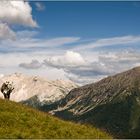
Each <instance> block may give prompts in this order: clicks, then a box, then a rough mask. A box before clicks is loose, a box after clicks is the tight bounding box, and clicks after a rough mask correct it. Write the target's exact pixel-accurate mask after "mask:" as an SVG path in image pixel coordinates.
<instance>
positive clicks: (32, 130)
mask: <svg viewBox="0 0 140 140" xmlns="http://www.w3.org/2000/svg"><path fill="white" fill-rule="evenodd" d="M0 138H3V139H5V138H8V139H10V138H19V139H20V138H107V139H108V138H112V137H111V136H110V135H108V134H107V133H105V132H103V131H101V130H99V129H96V128H93V127H90V126H85V125H80V124H74V123H72V122H68V121H63V120H60V119H58V118H55V117H53V116H51V115H49V114H47V113H43V112H40V111H37V110H35V109H32V108H29V107H27V106H24V105H21V104H18V103H15V102H11V101H8V100H2V99H0Z"/></svg>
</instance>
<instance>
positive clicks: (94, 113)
mask: <svg viewBox="0 0 140 140" xmlns="http://www.w3.org/2000/svg"><path fill="white" fill-rule="evenodd" d="M43 109H46V110H45V111H49V112H50V113H51V114H53V115H55V116H58V117H60V118H63V119H65V120H73V121H75V122H80V123H86V124H90V125H93V126H96V127H98V128H101V129H104V130H106V131H107V132H109V133H110V134H112V135H113V136H115V137H116V138H140V133H139V131H140V67H136V68H133V69H131V70H128V71H125V72H122V73H119V74H116V75H114V76H109V77H107V78H104V79H102V80H100V81H98V82H96V83H92V84H88V85H85V86H82V87H78V88H75V89H72V90H71V91H70V92H69V94H67V95H66V96H65V98H63V99H61V100H60V101H58V102H55V103H54V104H52V105H51V106H49V107H48V106H44V108H42V110H43Z"/></svg>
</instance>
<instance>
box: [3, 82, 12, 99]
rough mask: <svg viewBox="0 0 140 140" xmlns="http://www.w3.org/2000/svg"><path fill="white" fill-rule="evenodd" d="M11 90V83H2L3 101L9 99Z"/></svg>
mask: <svg viewBox="0 0 140 140" xmlns="http://www.w3.org/2000/svg"><path fill="white" fill-rule="evenodd" d="M13 90H14V87H13V83H10V82H8V81H6V82H4V83H3V84H2V86H1V92H2V93H3V95H4V98H5V99H8V100H9V99H10V94H11V92H12V91H13Z"/></svg>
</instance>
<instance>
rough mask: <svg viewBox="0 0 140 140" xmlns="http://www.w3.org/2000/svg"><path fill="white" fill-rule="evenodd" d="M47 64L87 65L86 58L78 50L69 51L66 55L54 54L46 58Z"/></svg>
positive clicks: (65, 65)
mask: <svg viewBox="0 0 140 140" xmlns="http://www.w3.org/2000/svg"><path fill="white" fill-rule="evenodd" d="M44 63H45V64H46V65H50V66H53V67H58V68H59V67H60V68H61V67H77V66H81V65H85V64H86V61H85V60H84V58H83V57H82V56H81V55H80V54H79V53H77V52H73V51H67V52H66V53H65V54H64V55H60V56H53V57H50V58H48V59H45V60H44Z"/></svg>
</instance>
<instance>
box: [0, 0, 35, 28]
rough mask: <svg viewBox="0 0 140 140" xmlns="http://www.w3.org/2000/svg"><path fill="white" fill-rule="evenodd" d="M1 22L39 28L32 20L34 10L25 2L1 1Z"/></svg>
mask: <svg viewBox="0 0 140 140" xmlns="http://www.w3.org/2000/svg"><path fill="white" fill-rule="evenodd" d="M0 21H2V22H6V23H10V24H20V25H24V26H29V27H37V23H36V21H34V20H33V18H32V8H31V6H30V5H29V3H28V2H25V1H21V0H20V1H8V0H1V1H0Z"/></svg>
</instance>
